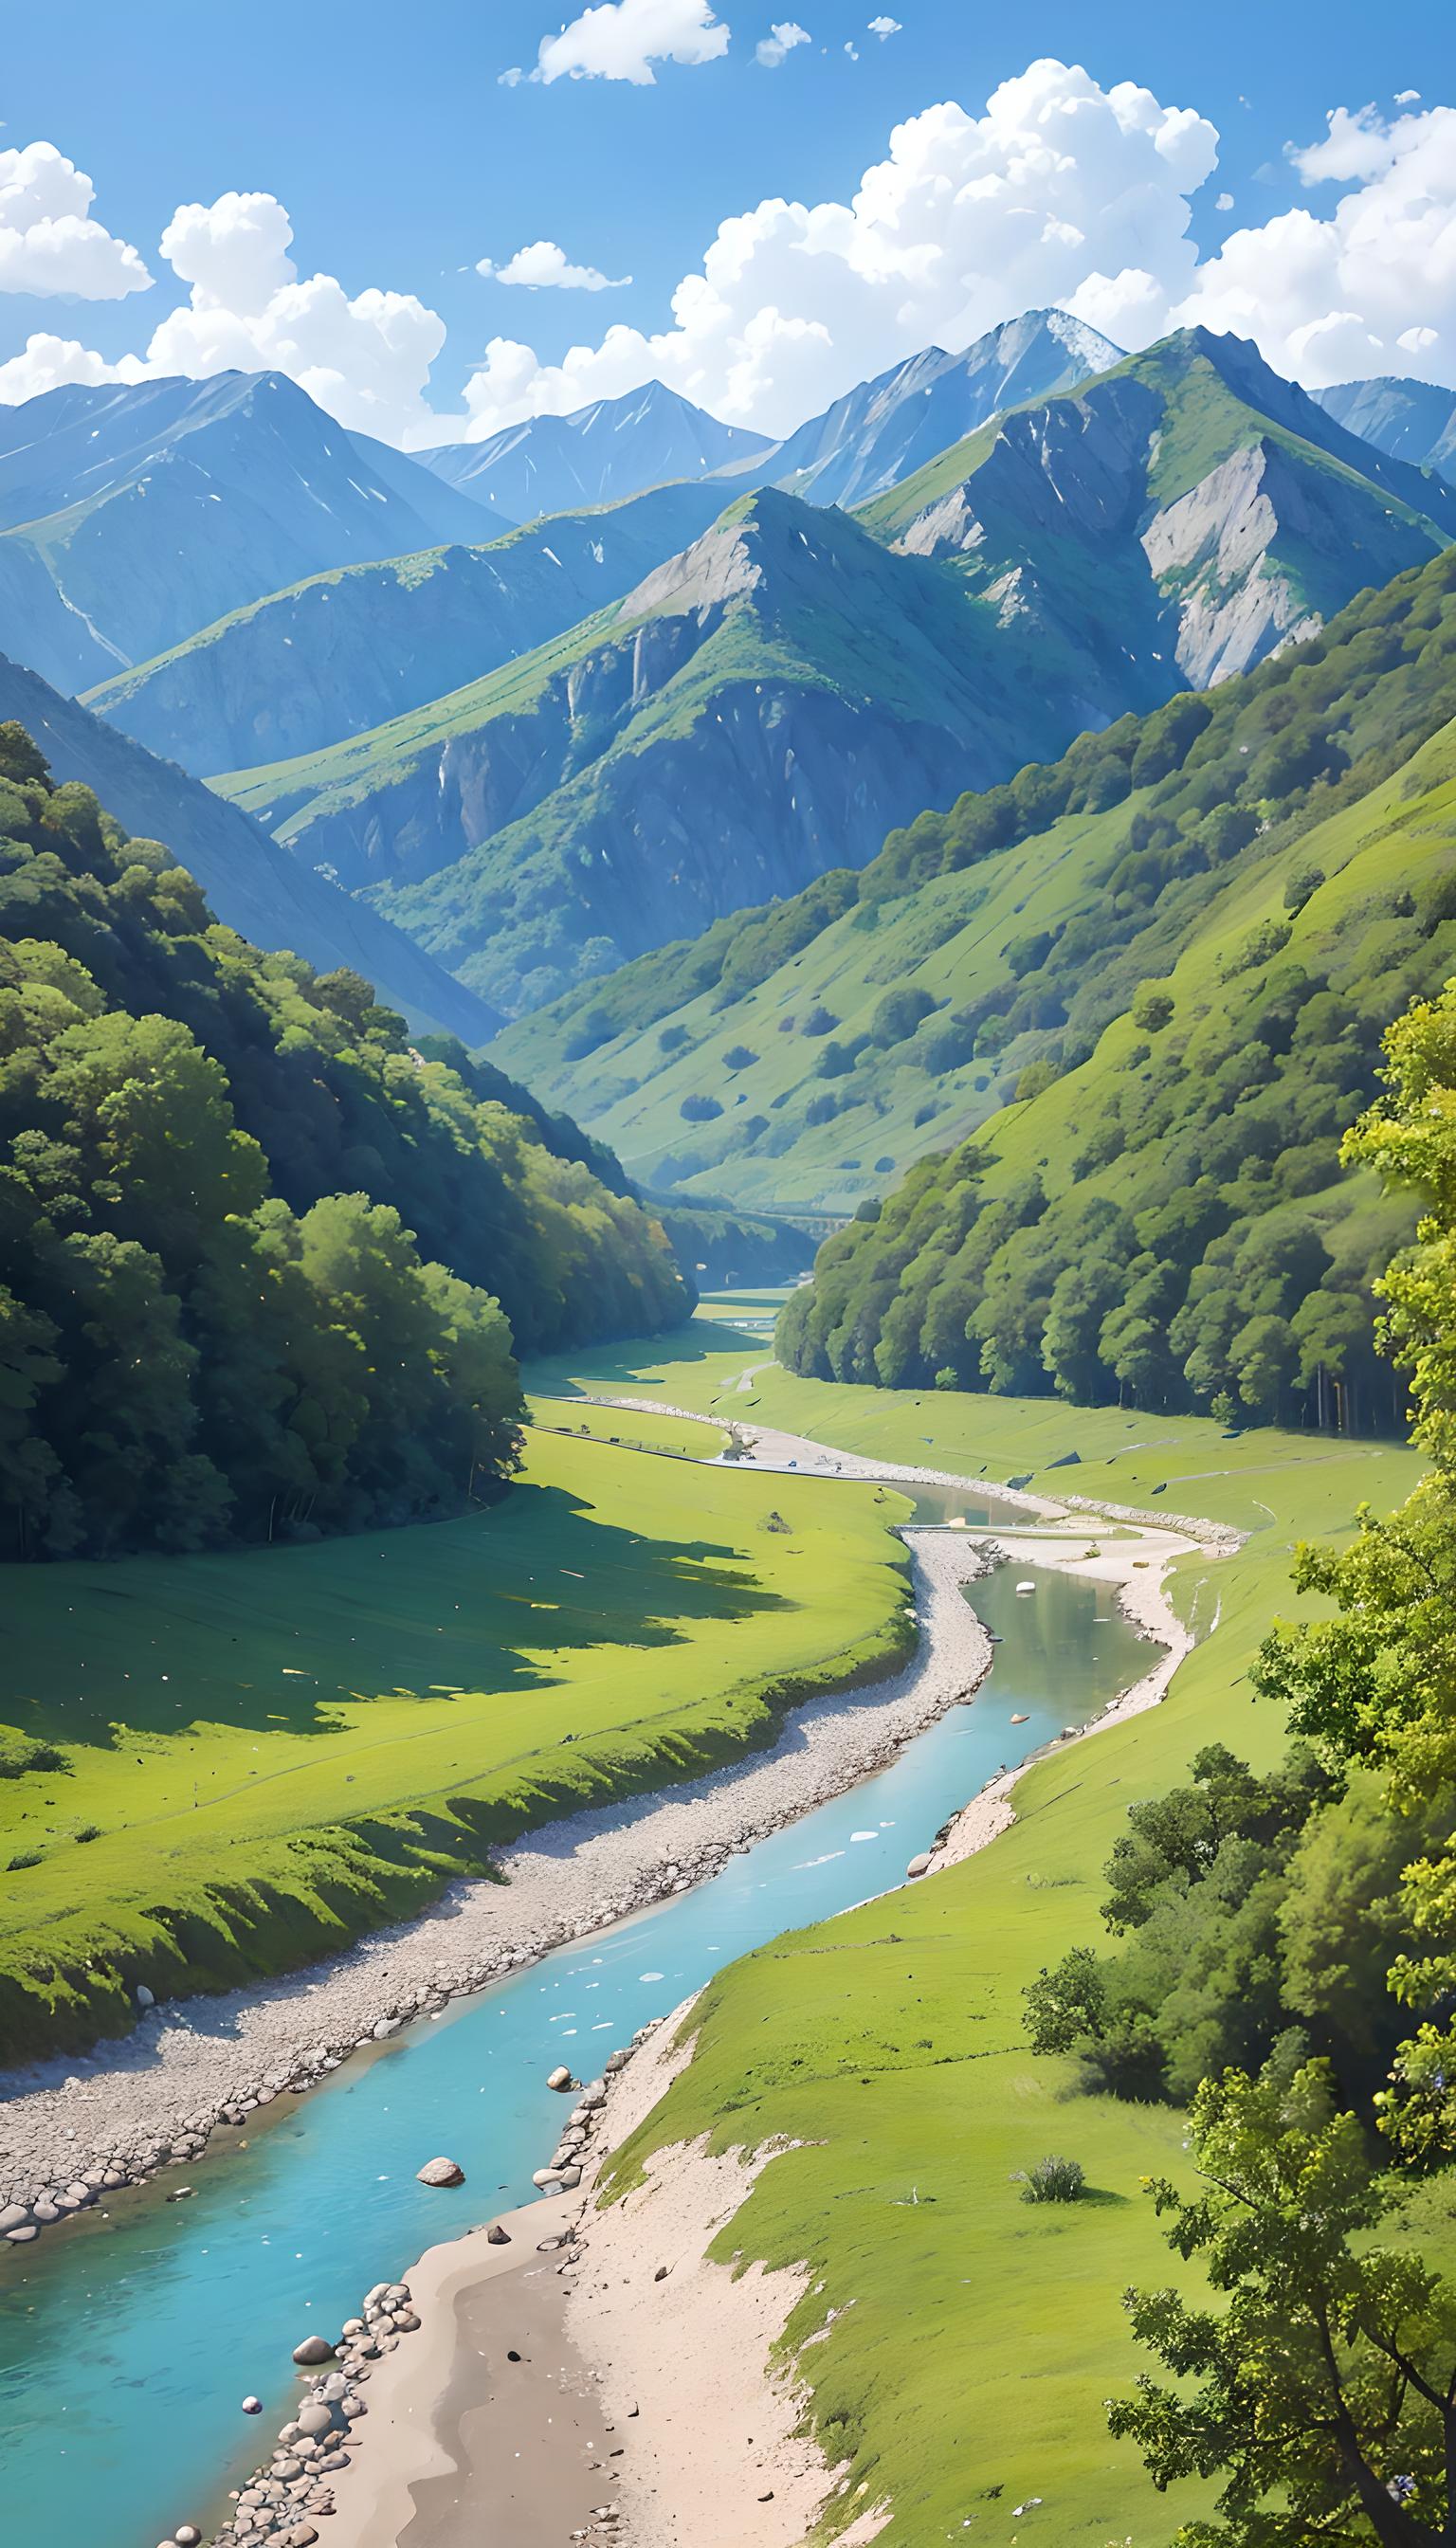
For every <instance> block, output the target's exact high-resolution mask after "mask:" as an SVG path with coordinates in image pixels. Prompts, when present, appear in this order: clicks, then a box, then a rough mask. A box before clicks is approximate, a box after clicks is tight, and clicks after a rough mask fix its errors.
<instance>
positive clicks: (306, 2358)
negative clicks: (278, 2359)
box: [293, 2335, 333, 2371]
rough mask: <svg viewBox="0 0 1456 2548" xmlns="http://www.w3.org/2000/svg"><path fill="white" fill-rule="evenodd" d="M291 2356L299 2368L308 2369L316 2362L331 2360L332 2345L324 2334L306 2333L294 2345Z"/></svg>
mask: <svg viewBox="0 0 1456 2548" xmlns="http://www.w3.org/2000/svg"><path fill="white" fill-rule="evenodd" d="M293 2358H294V2360H295V2362H296V2363H298V2365H299V2367H300V2369H301V2370H304V2371H309V2370H312V2368H313V2366H314V2364H315V2363H316V2362H331V2361H332V2360H333V2347H332V2345H331V2344H330V2343H329V2341H328V2338H327V2336H326V2335H306V2336H305V2338H304V2340H303V2343H302V2344H296V2345H295V2346H294V2349H293Z"/></svg>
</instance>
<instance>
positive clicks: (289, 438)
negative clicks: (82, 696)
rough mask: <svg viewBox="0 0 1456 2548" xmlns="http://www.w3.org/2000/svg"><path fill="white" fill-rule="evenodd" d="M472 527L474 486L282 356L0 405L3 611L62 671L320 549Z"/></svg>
mask: <svg viewBox="0 0 1456 2548" xmlns="http://www.w3.org/2000/svg"><path fill="white" fill-rule="evenodd" d="M481 531H482V516H481V513H480V511H479V510H478V508H477V507H476V506H475V505H473V504H472V503H470V502H469V501H468V500H467V499H465V498H463V497H461V496H460V495H458V494H457V493H456V492H455V491H454V490H453V489H452V488H450V487H448V486H446V485H445V484H443V483H442V482H441V481H440V480H439V479H438V478H436V477H435V476H434V475H433V474H432V473H431V472H430V471H429V470H427V469H422V468H420V467H419V465H418V464H417V462H414V461H411V460H409V458H407V456H406V455H405V454H404V453H403V452H398V451H394V452H386V451H385V450H384V447H383V446H382V445H377V444H372V443H371V442H369V441H368V439H367V438H366V437H363V436H354V435H351V434H347V433H345V432H344V430H343V428H342V426H340V425H337V424H335V423H334V422H333V421H332V419H331V418H330V417H328V416H326V415H325V414H324V413H323V411H322V409H320V408H318V407H316V406H315V404H314V402H313V400H312V399H311V398H309V397H308V396H307V394H306V393H305V392H304V391H303V390H301V389H300V388H299V387H298V386H297V384H296V383H295V382H293V381H291V380H287V379H285V378H284V377H283V375H282V374H281V373H277V372H259V373H245V372H224V373H221V374H220V375H219V376H218V377H217V378H216V379H214V380H210V381H185V380H172V381H145V382H142V383H140V384H139V385H137V386H136V387H115V386H113V387H108V388H104V389H84V388H78V387H68V388H65V389H56V390H47V391H46V393H45V395H44V396H43V397H41V398H35V399H28V400H27V401H26V402H25V404H24V405H23V406H21V407H9V408H0V629H3V633H4V637H5V642H6V645H7V646H8V648H9V649H10V651H11V653H12V654H13V655H16V656H19V657H20V658H21V659H22V660H23V661H24V662H26V663H28V664H30V665H32V666H33V667H34V668H35V670H36V671H38V672H40V673H42V674H43V675H44V676H45V677H46V680H48V681H52V682H54V683H57V684H58V685H59V686H60V687H61V688H63V689H84V688H86V687H88V686H89V685H90V684H91V683H94V682H99V681H102V680H104V679H105V678H106V676H107V675H108V674H111V673H115V672H116V671H118V670H119V669H120V668H122V667H124V666H126V665H129V664H135V663H141V662H144V661H145V660H146V658H147V657H149V656H151V655H156V654H159V653H160V652H161V651H162V650H163V649H164V648H165V647H168V646H172V645H175V644H176V643H177V641H178V639H179V638H182V637H187V636H190V635H191V633H192V631H193V630H194V629H195V628H200V627H205V626H207V625H208V624H209V622H211V621H212V620H214V619H217V618H220V617H221V616H222V614H223V613H224V612H225V611H227V610H233V609H235V608H236V607H237V606H238V604H239V603H241V602H246V601H253V600H255V599H256V598H257V597H258V595H259V594H260V593H264V592H277V591H278V589H279V587H280V586H281V585H286V584H293V583H296V582H297V580H298V579H299V577H300V576H304V575H312V574H314V573H316V572H317V571H318V569H319V568H320V567H335V566H347V565H351V564H353V563H354V562H355V561H356V560H361V559H366V558H381V557H396V556H398V555H400V553H401V552H402V551H404V550H406V549H420V548H427V547H432V546H434V545H435V544H436V543H437V542H439V541H441V540H448V539H461V538H466V539H470V538H479V537H480V536H481Z"/></svg>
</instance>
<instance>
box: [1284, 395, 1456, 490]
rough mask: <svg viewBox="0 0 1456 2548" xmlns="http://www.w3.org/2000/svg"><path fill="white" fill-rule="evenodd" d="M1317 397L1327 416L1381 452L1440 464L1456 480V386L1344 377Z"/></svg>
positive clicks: (1433, 465) (1433, 466)
mask: <svg viewBox="0 0 1456 2548" xmlns="http://www.w3.org/2000/svg"><path fill="white" fill-rule="evenodd" d="M1315 397H1316V399H1317V400H1318V401H1319V405H1320V407H1322V408H1323V409H1324V411H1325V413H1326V415H1332V416H1333V417H1334V418H1335V419H1336V421H1337V422H1338V423H1340V424H1342V425H1345V426H1346V427H1347V428H1348V430H1349V431H1350V432H1351V433H1358V434H1359V435H1360V437H1361V440H1362V441H1364V442H1373V443H1374V445H1375V447H1376V449H1377V451H1388V452H1390V453H1391V454H1392V456H1393V457H1394V458H1396V459H1398V460H1413V461H1415V462H1416V463H1417V464H1423V465H1424V466H1425V467H1426V468H1428V469H1438V470H1439V471H1440V473H1441V476H1442V477H1443V478H1448V479H1450V481H1451V482H1452V484H1453V485H1456V390H1443V389H1440V388H1438V387H1437V386H1436V384H1435V383H1434V382H1433V381H1402V380H1378V381H1341V382H1340V384H1339V386H1338V387H1337V388H1336V389H1332V390H1316V392H1315Z"/></svg>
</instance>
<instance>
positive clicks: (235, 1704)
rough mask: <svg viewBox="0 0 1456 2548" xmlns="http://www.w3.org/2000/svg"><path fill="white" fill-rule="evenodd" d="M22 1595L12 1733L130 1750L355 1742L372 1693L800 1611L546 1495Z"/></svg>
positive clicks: (531, 1492) (671, 1545) (554, 1669)
mask: <svg viewBox="0 0 1456 2548" xmlns="http://www.w3.org/2000/svg"><path fill="white" fill-rule="evenodd" d="M14 1589H15V1591H16V1592H17V1594H18V1595H19V1596H20V1597H19V1598H18V1599H17V1602H16V1604H15V1608H14V1611H13V1614H12V1617H11V1620H10V1660H11V1677H12V1686H13V1688H14V1691H15V1696H14V1698H13V1700H12V1702H11V1706H10V1709H9V1710H8V1713H9V1715H10V1717H11V1719H12V1721H13V1722H14V1723H15V1724H16V1725H17V1726H18V1727H19V1728H20V1729H21V1731H22V1732H23V1733H24V1734H25V1735H27V1736H30V1737H39V1738H42V1739H44V1740H48V1741H52V1742H61V1743H71V1744H84V1745H89V1746H94V1747H96V1748H98V1749H109V1750H110V1749H114V1750H118V1751H121V1750H124V1749H125V1748H126V1745H127V1742H128V1741H129V1739H131V1738H132V1737H133V1736H143V1737H150V1738H155V1737H157V1736H177V1735H179V1734H182V1733H184V1732H185V1731H187V1730H188V1729H189V1728H191V1727H193V1726H195V1725H198V1724H207V1725H217V1726H224V1727H227V1728H230V1729H232V1730H233V1731H234V1732H249V1731H253V1732H258V1733H270V1734H273V1733H280V1732H281V1733H289V1734H294V1735H322V1734H335V1735H336V1733H337V1731H338V1722H339V1719H338V1712H337V1711H338V1707H339V1704H340V1702H346V1701H348V1700H349V1699H351V1698H352V1697H355V1696H359V1697H365V1698H372V1697H389V1698H395V1699H401V1700H405V1701H407V1702H408V1701H411V1700H418V1701H423V1700H425V1699H432V1700H434V1701H435V1702H438V1700H439V1699H440V1697H442V1696H446V1695H453V1694H456V1693H459V1694H460V1695H461V1697H462V1699H465V1700H468V1699H469V1698H470V1697H471V1696H472V1695H473V1694H474V1693H477V1692H480V1691H482V1690H487V1691H490V1692H492V1693H497V1692H499V1693H500V1694H502V1695H503V1694H505V1693H508V1692H510V1691H515V1690H521V1689H528V1688H532V1687H539V1686H542V1685H544V1684H545V1683H548V1682H550V1681H551V1680H553V1679H554V1678H555V1677H556V1676H557V1674H558V1673H559V1671H560V1670H561V1667H562V1663H563V1661H564V1659H565V1658H567V1657H569V1656H571V1655H573V1654H578V1653H581V1652H582V1651H584V1650H585V1649H587V1648H589V1647H607V1648H611V1647H619V1648H639V1649H644V1650H646V1649H658V1648H662V1647H666V1646H671V1645H672V1644H674V1643H675V1642H676V1641H677V1640H678V1639H679V1638H680V1637H681V1636H682V1634H683V1629H684V1627H686V1626H687V1625H688V1624H691V1623H694V1622H699V1621H701V1620H704V1619H716V1620H721V1621H722V1622H723V1624H724V1625H725V1627H726V1626H731V1625H734V1624H736V1623H738V1622H741V1621H743V1620H745V1619H749V1618H755V1617H761V1616H763V1615H765V1614H767V1613H770V1612H773V1611H774V1610H778V1609H782V1608H786V1607H787V1606H788V1604H787V1602H786V1601H785V1599H784V1597H783V1596H782V1595H780V1594H778V1593H775V1592H769V1591H767V1590H766V1589H765V1588H764V1586H763V1585H761V1584H760V1583H759V1582H758V1581H757V1580H756V1579H755V1577H754V1576H753V1574H752V1572H751V1571H750V1569H749V1568H748V1567H747V1566H746V1565H744V1564H743V1563H742V1561H741V1560H740V1559H739V1558H738V1555H737V1552H736V1551H735V1550H734V1549H733V1548H732V1547H730V1546H729V1545H727V1544H726V1543H723V1542H718V1541H712V1540H704V1539H698V1540H685V1539H667V1538H659V1537H652V1538H649V1537H645V1536H643V1535H641V1534H639V1533H636V1532H633V1531H629V1530H626V1529H623V1528H621V1527H619V1526H618V1525H617V1524H615V1523H612V1522H610V1521H605V1520H602V1519H600V1518H598V1517H595V1516H594V1515H593V1512H592V1508H591V1507H590V1506H588V1505H587V1504H585V1503H584V1502H582V1501H580V1500H579V1499H578V1498H577V1497H575V1496H573V1495H571V1494H569V1493H568V1492H567V1490H565V1489H564V1488H560V1487H538V1486H519V1487H516V1488H515V1489H513V1491H512V1493H511V1494H510V1496H509V1497H508V1498H507V1499H506V1500H505V1501H504V1502H503V1503H501V1504H498V1505H496V1506H495V1507H494V1508H493V1509H492V1510H491V1511H490V1512H488V1513H479V1514H471V1515H468V1516H466V1517H464V1518H463V1519H459V1520H455V1521H446V1522H424V1523H415V1524H411V1525H410V1526H409V1527H408V1528H404V1529H400V1530H395V1531H367V1532H363V1533H360V1534H359V1535H357V1536H355V1537H352V1538H348V1539H337V1540H329V1541H322V1542H318V1544H316V1545H314V1546H311V1547H297V1548H274V1549H258V1550H250V1551H239V1552H237V1553H235V1554H229V1555H226V1556H214V1555H209V1556H201V1557H190V1558H182V1559H162V1558H131V1559H125V1560H121V1561H118V1562H115V1563H113V1564H110V1565H101V1564H84V1565H66V1566H54V1567H47V1568H46V1569H45V1570H40V1569H38V1570H36V1571H35V1572H34V1573H33V1574H31V1575H29V1576H28V1577H27V1578H26V1579H25V1580H24V1581H23V1582H20V1583H17V1585H16V1586H15V1588H14ZM139 1758H141V1759H142V1760H143V1761H144V1758H145V1754H144V1751H143V1752H142V1753H141V1754H140V1755H139ZM54 1774H55V1773H54V1772H51V1773H50V1774H49V1775H51V1776H53V1775H54ZM32 1775H34V1776H37V1777H39V1778H41V1779H43V1780H44V1777H45V1776H46V1774H45V1773H35V1774H32Z"/></svg>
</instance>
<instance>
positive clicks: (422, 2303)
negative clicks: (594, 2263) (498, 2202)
mask: <svg viewBox="0 0 1456 2548" xmlns="http://www.w3.org/2000/svg"><path fill="white" fill-rule="evenodd" d="M581 2210H582V2197H581V2195H580V2194H570V2195H560V2194H559V2195H553V2196H551V2197H549V2198H547V2199H545V2200H543V2201H542V2202H539V2203H532V2204H528V2205H526V2206H525V2207H524V2209H523V2210H521V2211H519V2212H507V2213H504V2214H502V2216H501V2219H500V2227H501V2228H502V2229H504V2231H505V2232H506V2236H507V2238H508V2239H509V2241H510V2243H509V2245H507V2246H492V2245H491V2244H490V2243H489V2242H488V2240H487V2236H486V2231H485V2229H484V2228H482V2229H473V2230H470V2231H469V2232H467V2234H466V2235H465V2236H464V2237H463V2238H455V2239H451V2240H448V2241H447V2242H446V2243H445V2244H443V2245H441V2246H438V2247H431V2248H429V2249H427V2251H426V2252H425V2254H424V2255H423V2256H421V2258H420V2260H419V2262H418V2264H417V2265H415V2266H413V2267H412V2268H411V2270H410V2273H409V2291H410V2297H411V2300H412V2302H413V2305H414V2308H415V2310H416V2312H417V2313H418V2316H419V2319H420V2333H419V2335H418V2336H417V2337H416V2338H415V2339H414V2341H413V2342H412V2343H411V2344H409V2345H408V2346H402V2347H401V2348H400V2350H399V2351H398V2352H397V2353H395V2354H393V2355H391V2356H390V2357H389V2359H388V2360H387V2361H385V2362H383V2363H381V2364H380V2365H379V2367H378V2369H377V2370H376V2372H375V2374H374V2378H373V2381H372V2383H371V2386H370V2390H369V2421H368V2427H367V2439H368V2445H369V2448H368V2455H367V2460H366V2462H365V2464H364V2467H363V2471H362V2473H360V2474H356V2473H355V2472H354V2471H352V2470H351V2471H350V2473H349V2474H350V2477H351V2479H352V2480H353V2483H352V2484H345V2485H340V2486H339V2488H338V2490H337V2495H336V2509H335V2512H334V2515H333V2518H332V2520H331V2522H330V2524H329V2533H328V2536H329V2543H330V2548H396V2543H397V2542H401V2543H405V2542H408V2543H409V2548H417V2543H418V2542H420V2541H423V2540H426V2539H427V2540H430V2541H432V2542H434V2543H435V2548H476V2543H477V2542H478V2541H479V2540H480V2537H481V2530H482V2513H483V2511H485V2510H486V2509H487V2508H488V2509H489V2514H490V2519H491V2523H492V2526H493V2528H496V2529H497V2535H499V2536H500V2537H501V2538H503V2539H508V2540H509V2541H510V2542H511V2548H548V2543H549V2548H557V2543H558V2542H560V2541H561V2540H563V2539H566V2538H568V2537H569V2536H570V2533H571V2532H572V2531H573V2530H574V2529H578V2528H581V2527H583V2526H585V2525H586V2524H587V2523H588V2522H589V2520H590V2518H591V2515H592V2511H593V2510H594V2509H596V2508H597V2507H598V2506H600V2505H601V2504H602V2503H605V2502H606V2501H607V2498H608V2494H615V2492H616V2476H615V2464H614V2462H613V2461H612V2459H611V2457H610V2454H611V2452H612V2450H613V2448H614V2447H619V2445H618V2444H617V2443H616V2437H615V2436H613V2435H610V2434H608V2433H607V2431H606V2430H605V2426H604V2417H603V2409H602V2403H601V2395H600V2389H599V2386H598V2384H597V2382H596V2381H595V2379H594V2378H593V2376H592V2372H591V2371H590V2370H589V2369H588V2367H587V2365H586V2363H585V2362H584V2361H583V2360H582V2358H581V2357H580V2356H579V2355H577V2354H576V2352H575V2351H574V2349H573V2347H572V2344H571V2340H570V2338H569V2336H568V2334H567V2332H566V2328H565V2325H564V2322H563V2300H564V2289H565V2287H564V2284H563V2282H562V2280H561V2276H562V2272H563V2266H562V2261H561V2249H560V2247H559V2246H558V2244H557V2242H558V2241H559V2240H561V2239H562V2238H564V2237H567V2236H569V2234H570V2231H571V2229H572V2227H573V2225H574V2224H575V2223H576V2221H577V2220H578V2218H579V2216H580V2213H581ZM543 2250H544V2252H543ZM512 2355H514V2356H516V2357H517V2358H516V2359H515V2360H512V2359H511V2356H512Z"/></svg>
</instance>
